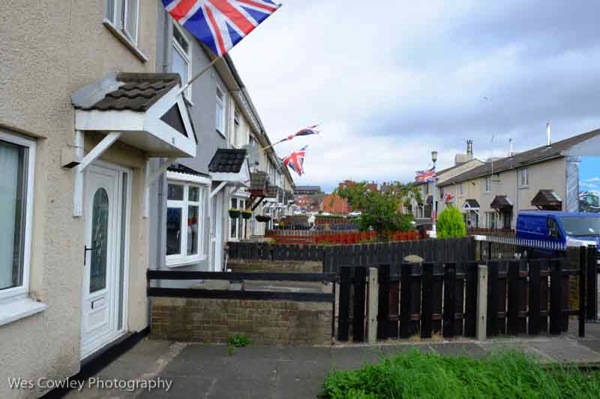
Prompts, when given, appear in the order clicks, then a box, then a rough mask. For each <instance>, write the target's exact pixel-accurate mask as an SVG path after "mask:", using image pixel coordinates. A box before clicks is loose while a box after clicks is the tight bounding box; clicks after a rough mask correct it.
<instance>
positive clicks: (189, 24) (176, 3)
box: [162, 0, 281, 57]
mask: <svg viewBox="0 0 600 399" xmlns="http://www.w3.org/2000/svg"><path fill="white" fill-rule="evenodd" d="M162 2H163V5H164V6H165V9H166V10H167V11H168V12H169V14H171V16H172V17H173V19H174V20H175V21H177V22H178V23H179V24H180V25H181V26H183V27H185V28H186V29H187V30H188V31H190V33H191V34H192V35H194V36H195V37H196V38H197V39H198V40H200V41H201V42H202V43H204V44H206V45H207V46H208V47H209V48H210V49H211V50H212V51H213V52H214V53H215V54H216V55H217V56H219V57H221V56H223V55H224V54H225V53H226V52H228V51H229V50H230V49H231V48H232V47H233V46H235V45H236V44H237V43H238V42H239V41H240V40H242V39H243V38H244V37H246V36H247V35H248V34H249V33H250V32H252V31H253V30H254V28H256V27H257V26H258V25H260V24H261V23H262V22H263V21H264V20H265V19H267V18H268V17H270V16H271V15H272V14H273V13H274V12H275V11H277V9H278V8H279V7H280V6H281V4H276V3H274V2H273V1H272V0H162Z"/></svg>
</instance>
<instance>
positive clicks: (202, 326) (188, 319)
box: [151, 298, 332, 345]
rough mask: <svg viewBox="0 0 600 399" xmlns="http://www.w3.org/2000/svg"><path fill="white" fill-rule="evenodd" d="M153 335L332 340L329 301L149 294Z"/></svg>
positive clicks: (294, 342)
mask: <svg viewBox="0 0 600 399" xmlns="http://www.w3.org/2000/svg"><path fill="white" fill-rule="evenodd" d="M151 301H152V336H153V337H155V338H162V339H171V340H183V341H199V342H211V343H226V342H227V338H228V337H230V336H233V335H236V334H243V335H245V336H246V337H248V338H250V340H251V341H252V343H254V344H265V345H267V344H277V345H326V344H330V343H331V317H332V310H331V303H319V302H293V301H279V300H278V301H274V300H273V301H272V300H265V301H262V300H238V299H195V298H194V299H192V298H152V300H151Z"/></svg>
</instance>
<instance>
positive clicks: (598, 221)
mask: <svg viewBox="0 0 600 399" xmlns="http://www.w3.org/2000/svg"><path fill="white" fill-rule="evenodd" d="M560 221H561V223H562V225H563V228H564V229H565V232H566V233H567V235H569V236H600V215H599V217H581V216H564V217H561V218H560Z"/></svg>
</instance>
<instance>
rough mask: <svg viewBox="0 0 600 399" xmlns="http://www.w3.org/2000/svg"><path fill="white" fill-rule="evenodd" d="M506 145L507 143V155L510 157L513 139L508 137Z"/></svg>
mask: <svg viewBox="0 0 600 399" xmlns="http://www.w3.org/2000/svg"><path fill="white" fill-rule="evenodd" d="M508 145H509V149H508V156H509V157H512V156H513V140H512V139H508Z"/></svg>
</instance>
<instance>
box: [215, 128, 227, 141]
mask: <svg viewBox="0 0 600 399" xmlns="http://www.w3.org/2000/svg"><path fill="white" fill-rule="evenodd" d="M215 130H216V131H217V133H218V134H219V136H221V137H223V138H224V139H225V140H227V136H226V135H225V133H222V132H221V131H220V130H219V129H215Z"/></svg>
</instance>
